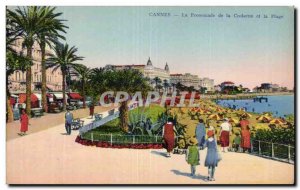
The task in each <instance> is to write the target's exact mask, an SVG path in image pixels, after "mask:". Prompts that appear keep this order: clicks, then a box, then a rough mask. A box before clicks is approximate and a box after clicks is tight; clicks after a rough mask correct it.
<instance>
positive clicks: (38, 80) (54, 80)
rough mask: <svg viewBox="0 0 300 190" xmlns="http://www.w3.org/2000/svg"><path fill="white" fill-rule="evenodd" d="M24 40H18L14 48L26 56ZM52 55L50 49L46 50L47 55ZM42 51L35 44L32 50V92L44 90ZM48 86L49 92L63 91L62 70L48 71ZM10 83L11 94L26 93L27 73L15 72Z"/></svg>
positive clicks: (9, 80) (10, 78)
mask: <svg viewBox="0 0 300 190" xmlns="http://www.w3.org/2000/svg"><path fill="white" fill-rule="evenodd" d="M22 41H23V40H22V39H17V40H16V41H15V42H14V44H13V48H14V49H15V51H16V52H17V53H19V54H23V55H26V49H25V48H22ZM49 53H51V51H50V48H48V47H47V48H46V54H49ZM41 54H42V53H41V49H40V47H39V45H38V44H37V43H34V46H33V48H32V58H33V65H32V66H31V72H32V73H31V76H32V83H31V90H32V91H33V92H35V91H40V90H41V88H42V71H41V68H42V67H41ZM46 76H47V78H46V85H47V89H48V90H49V91H60V90H62V73H61V71H60V69H57V70H56V71H53V69H51V68H50V69H47V71H46ZM8 82H9V85H10V92H11V93H21V92H25V91H26V72H22V71H15V72H14V73H13V74H12V75H10V76H9V78H8Z"/></svg>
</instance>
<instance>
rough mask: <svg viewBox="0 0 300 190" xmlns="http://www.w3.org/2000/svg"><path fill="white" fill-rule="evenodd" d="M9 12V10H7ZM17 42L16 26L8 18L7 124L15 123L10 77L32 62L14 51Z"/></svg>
mask: <svg viewBox="0 0 300 190" xmlns="http://www.w3.org/2000/svg"><path fill="white" fill-rule="evenodd" d="M6 11H7V10H6ZM15 40H16V33H15V32H14V25H13V23H12V22H11V20H10V18H9V17H6V104H7V105H6V108H7V122H12V121H13V119H14V118H13V111H12V107H11V105H10V98H11V95H10V91H9V79H8V78H9V76H10V75H12V74H13V73H14V72H15V71H25V70H26V68H27V67H30V66H31V63H32V62H31V61H30V60H29V59H27V58H26V57H24V56H21V55H18V54H17V52H16V51H15V50H14V48H13V46H14V42H15Z"/></svg>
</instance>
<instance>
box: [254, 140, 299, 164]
mask: <svg viewBox="0 0 300 190" xmlns="http://www.w3.org/2000/svg"><path fill="white" fill-rule="evenodd" d="M251 153H252V154H255V155H258V156H262V157H267V158H272V159H275V160H280V161H283V162H288V163H291V164H294V162H295V147H293V146H290V145H285V144H278V143H271V142H266V141H260V140H252V143H251Z"/></svg>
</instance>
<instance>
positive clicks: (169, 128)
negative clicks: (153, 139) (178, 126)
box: [162, 118, 175, 157]
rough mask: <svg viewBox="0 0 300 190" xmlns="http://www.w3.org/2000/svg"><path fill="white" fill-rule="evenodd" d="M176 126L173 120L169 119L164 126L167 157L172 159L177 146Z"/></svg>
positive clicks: (163, 133)
mask: <svg viewBox="0 0 300 190" xmlns="http://www.w3.org/2000/svg"><path fill="white" fill-rule="evenodd" d="M174 131H175V126H174V125H173V123H172V118H168V122H167V123H166V124H165V125H164V127H163V131H162V136H163V137H164V142H165V145H166V149H167V157H171V152H172V151H173V148H174V145H175V134H174Z"/></svg>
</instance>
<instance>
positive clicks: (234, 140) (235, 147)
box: [232, 132, 241, 152]
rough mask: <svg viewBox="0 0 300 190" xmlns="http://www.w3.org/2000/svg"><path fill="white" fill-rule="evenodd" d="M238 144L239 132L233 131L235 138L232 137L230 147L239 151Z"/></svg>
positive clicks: (239, 142)
mask: <svg viewBox="0 0 300 190" xmlns="http://www.w3.org/2000/svg"><path fill="white" fill-rule="evenodd" d="M240 144H241V136H240V133H238V132H236V133H235V138H234V139H233V143H232V148H233V151H235V152H241V151H240Z"/></svg>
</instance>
